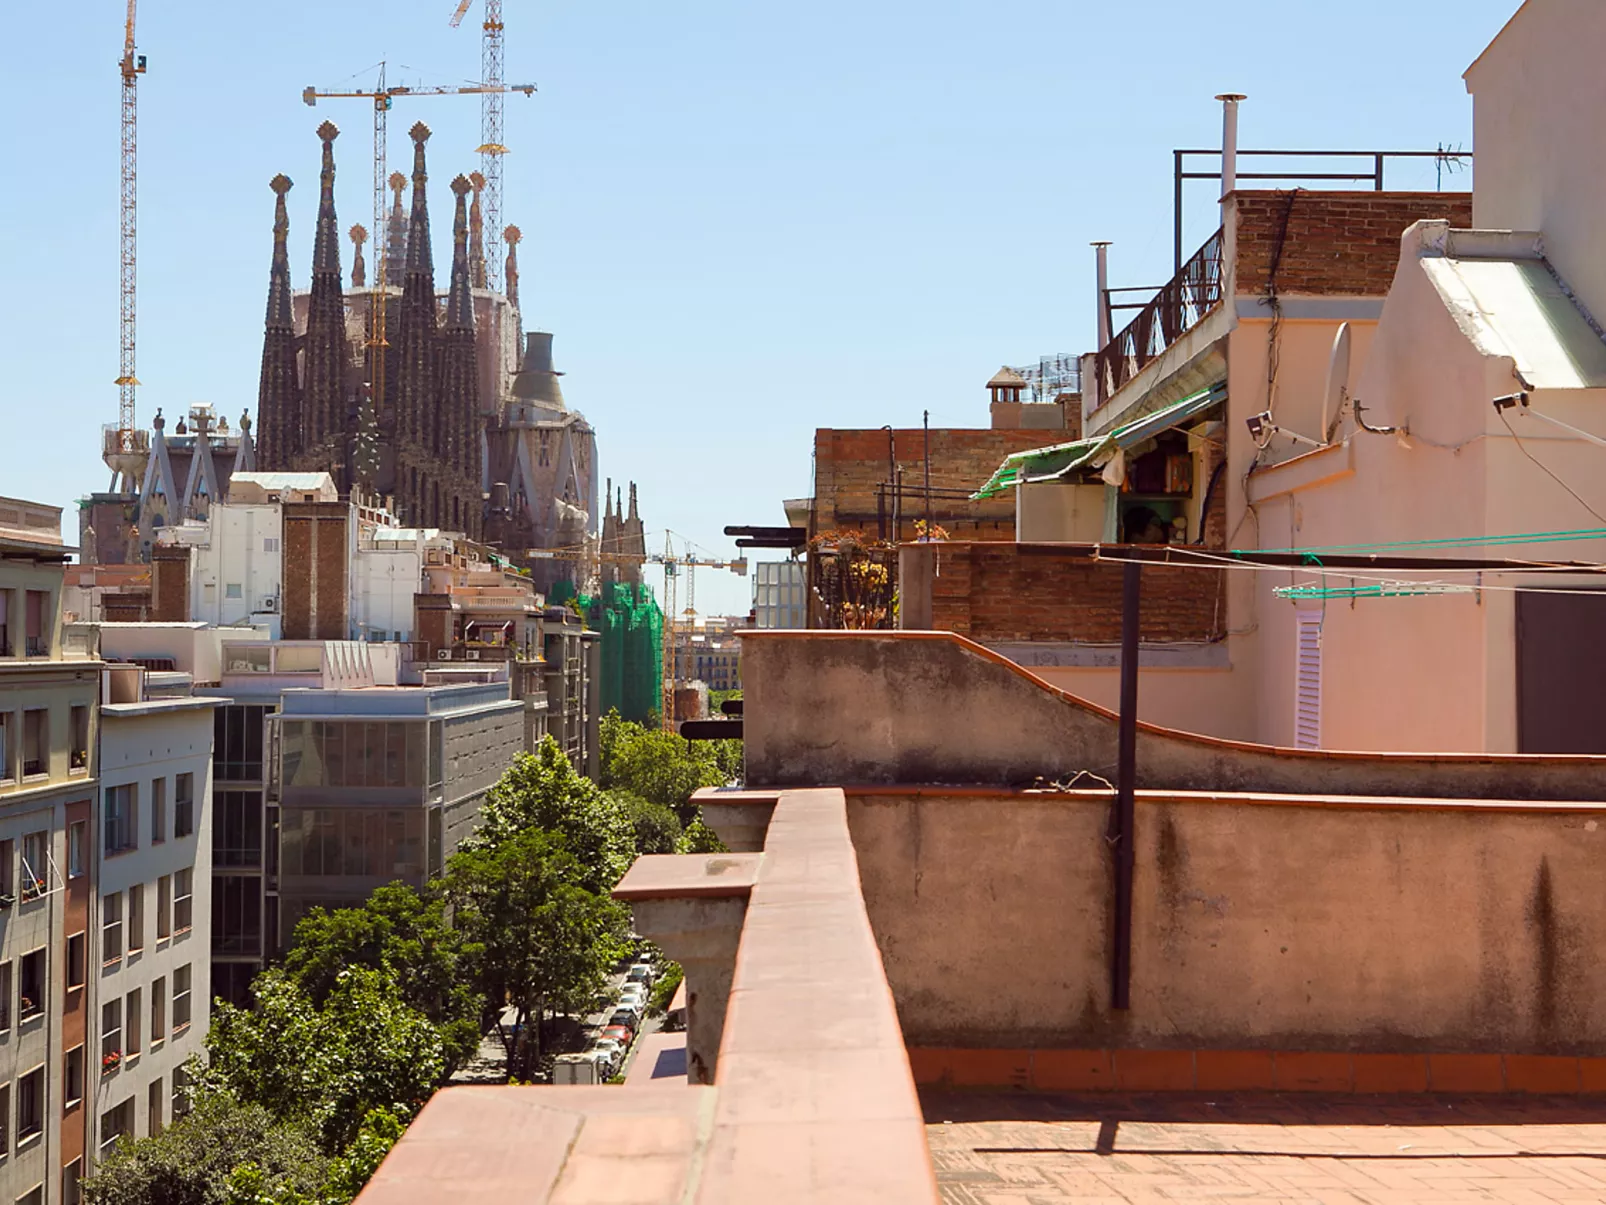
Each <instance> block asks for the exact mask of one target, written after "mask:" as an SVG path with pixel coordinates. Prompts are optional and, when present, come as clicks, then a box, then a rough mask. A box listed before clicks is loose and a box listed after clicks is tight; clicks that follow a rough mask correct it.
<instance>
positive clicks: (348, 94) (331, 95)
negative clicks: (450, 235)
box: [129, 0, 535, 416]
mask: <svg viewBox="0 0 1606 1205" xmlns="http://www.w3.org/2000/svg"><path fill="white" fill-rule="evenodd" d="M133 3H134V0H129V5H130V11H132V6H133ZM385 67H386V64H385V63H384V61H383V60H381V62H380V64H379V79H378V82H377V83H376V84H375V86H374V87H373V88H372V89H361V88H358V89H333V88H331V89H319V88H312V87H308V88H303V89H302V90H301V99H302V100H303V101H305V102H306V103H307V104H308V105H316V104H317V103H318V100H319V98H320V97H321V98H323V99H325V100H346V99H352V98H356V97H361V98H362V99H364V100H369V101H372V102H373V106H374V226H373V236H372V238H373V245H374V288H373V294H372V300H371V301H370V302H369V305H368V328H369V330H368V347H369V348H370V350H371V353H372V354H371V356H370V361H371V363H372V365H373V374H372V376H373V379H372V380H371V381H370V382H369V396H370V397H371V398H372V400H373V408H374V414H375V415H376V416H377V415H378V414H379V413H380V412H381V411H382V410H383V409H384V406H385V353H384V349H385V348H386V347H389V346H390V344H389V342H388V341H387V340H386V338H385V300H386V297H387V296H388V294H387V293H386V292H385V284H386V281H385V266H386V265H385V261H386V260H387V259H388V258H389V256H387V255H386V250H387V248H388V247H389V246H390V240H389V238H388V237H387V236H388V233H389V232H388V230H387V222H388V210H387V209H386V207H385V167H386V164H387V163H388V156H387V140H388V132H387V127H388V125H389V122H388V120H387V118H388V117H389V114H390V106H391V104H392V103H393V102H394V101H395V99H396V98H397V97H398V96H463V95H471V94H474V93H482V92H488V91H490V86H489V85H486V84H483V83H482V84H465V85H460V86H455V87H453V86H444V87H421V88H413V87H408V86H407V85H406V84H391V85H388V86H387V85H386V83H385ZM496 91H497V92H498V93H499V94H500V93H502V92H522V93H523V94H524V95H525V96H531V95H533V94H534V93H535V85H534V84H512V85H507V86H504V85H502V84H500V83H498V84H497V85H496ZM497 104H498V106H500V105H501V97H500V95H498V97H497Z"/></svg>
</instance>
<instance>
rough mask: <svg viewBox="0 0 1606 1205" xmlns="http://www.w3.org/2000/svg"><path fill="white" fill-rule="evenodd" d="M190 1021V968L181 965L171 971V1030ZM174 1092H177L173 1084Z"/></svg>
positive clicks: (180, 1027) (176, 1029) (176, 1030)
mask: <svg viewBox="0 0 1606 1205" xmlns="http://www.w3.org/2000/svg"><path fill="white" fill-rule="evenodd" d="M189 1023H190V968H189V967H188V966H181V967H179V968H178V970H176V971H174V972H173V1032H174V1033H178V1032H179V1031H180V1030H181V1029H183V1028H184V1027H185V1026H186V1025H188V1024H189ZM173 1091H174V1093H175V1094H176V1093H177V1092H178V1087H177V1085H174V1088H173Z"/></svg>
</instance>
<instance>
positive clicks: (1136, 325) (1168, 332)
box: [1097, 230, 1222, 402]
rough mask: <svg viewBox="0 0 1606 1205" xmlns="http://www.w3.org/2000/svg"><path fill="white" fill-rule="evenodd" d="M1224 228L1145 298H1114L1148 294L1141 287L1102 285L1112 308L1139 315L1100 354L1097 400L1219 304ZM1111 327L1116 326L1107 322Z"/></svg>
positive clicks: (1106, 396)
mask: <svg viewBox="0 0 1606 1205" xmlns="http://www.w3.org/2000/svg"><path fill="white" fill-rule="evenodd" d="M1221 258H1222V232H1221V231H1220V230H1217V231H1216V232H1215V233H1214V234H1212V235H1211V236H1210V237H1209V238H1208V239H1206V240H1205V244H1204V246H1202V247H1200V248H1199V250H1197V251H1195V252H1194V253H1193V258H1192V259H1190V260H1188V262H1187V263H1185V264H1183V265H1182V267H1181V268H1180V269H1179V270H1178V271H1177V274H1176V275H1175V276H1173V277H1172V278H1171V279H1170V280H1169V281H1167V282H1166V283H1165V284H1163V285H1161V286H1160V288H1159V289H1158V290H1157V291H1155V292H1154V295H1153V296H1152V297H1150V298H1149V299H1148V300H1147V301H1134V302H1126V301H1115V300H1113V298H1114V297H1115V296H1116V295H1118V294H1129V293H1140V294H1141V293H1147V292H1149V291H1150V290H1149V289H1148V288H1147V287H1143V288H1122V289H1106V290H1105V292H1104V305H1105V308H1106V310H1108V311H1110V312H1111V314H1112V316H1113V312H1114V311H1116V310H1131V309H1135V310H1137V311H1138V312H1137V316H1136V317H1134V318H1133V319H1132V321H1131V322H1129V323H1127V324H1126V326H1125V327H1123V328H1122V329H1121V331H1120V333H1119V334H1117V335H1116V336H1115V337H1114V338H1113V339H1111V340H1110V341H1109V343H1107V344H1106V345H1105V346H1104V347H1101V348H1100V349H1099V352H1098V362H1097V370H1098V384H1099V400H1100V402H1104V401H1107V400H1109V399H1110V398H1111V397H1113V396H1114V395H1115V394H1116V393H1117V392H1118V391H1119V390H1120V389H1121V387H1122V386H1123V385H1125V384H1126V383H1127V382H1128V381H1129V380H1131V379H1132V378H1133V377H1135V376H1136V375H1137V374H1138V373H1140V372H1142V371H1143V368H1144V366H1145V365H1146V364H1148V362H1149V361H1150V360H1153V359H1154V358H1156V357H1157V356H1159V355H1160V354H1161V353H1162V352H1164V351H1165V350H1166V348H1168V347H1170V346H1171V345H1172V344H1173V343H1175V342H1176V341H1177V340H1178V339H1180V338H1182V336H1183V335H1185V334H1187V333H1188V331H1190V330H1192V329H1193V328H1194V327H1195V326H1197V325H1198V324H1199V323H1200V322H1202V321H1203V320H1204V318H1205V315H1207V314H1208V313H1210V311H1211V310H1213V309H1215V308H1216V306H1217V305H1218V304H1220V302H1221ZM1110 325H1111V326H1114V325H1115V324H1114V323H1113V322H1111V324H1110Z"/></svg>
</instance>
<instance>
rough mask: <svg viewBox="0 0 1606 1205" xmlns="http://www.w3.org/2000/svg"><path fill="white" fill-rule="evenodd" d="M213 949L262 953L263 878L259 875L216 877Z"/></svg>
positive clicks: (213, 893) (214, 882) (229, 951)
mask: <svg viewBox="0 0 1606 1205" xmlns="http://www.w3.org/2000/svg"><path fill="white" fill-rule="evenodd" d="M212 952H213V953H214V954H255V955H260V954H261V953H262V880H261V879H260V878H258V877H257V876H256V875H234V874H228V875H225V874H218V875H213V876H212Z"/></svg>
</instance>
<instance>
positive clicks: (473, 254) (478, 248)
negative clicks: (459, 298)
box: [468, 172, 485, 289]
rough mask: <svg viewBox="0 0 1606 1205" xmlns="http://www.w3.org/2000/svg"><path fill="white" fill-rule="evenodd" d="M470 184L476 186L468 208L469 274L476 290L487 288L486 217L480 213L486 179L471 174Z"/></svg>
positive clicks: (469, 177) (477, 173)
mask: <svg viewBox="0 0 1606 1205" xmlns="http://www.w3.org/2000/svg"><path fill="white" fill-rule="evenodd" d="M468 182H469V183H470V184H472V185H473V186H474V200H473V201H472V202H470V204H469V207H468V272H469V280H470V281H471V282H472V284H473V285H474V287H475V288H476V289H483V288H484V287H485V215H484V214H483V213H482V212H481V211H480V193H482V192H484V191H485V177H484V176H482V175H481V174H480V173H479V172H470V173H469V175H468Z"/></svg>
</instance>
